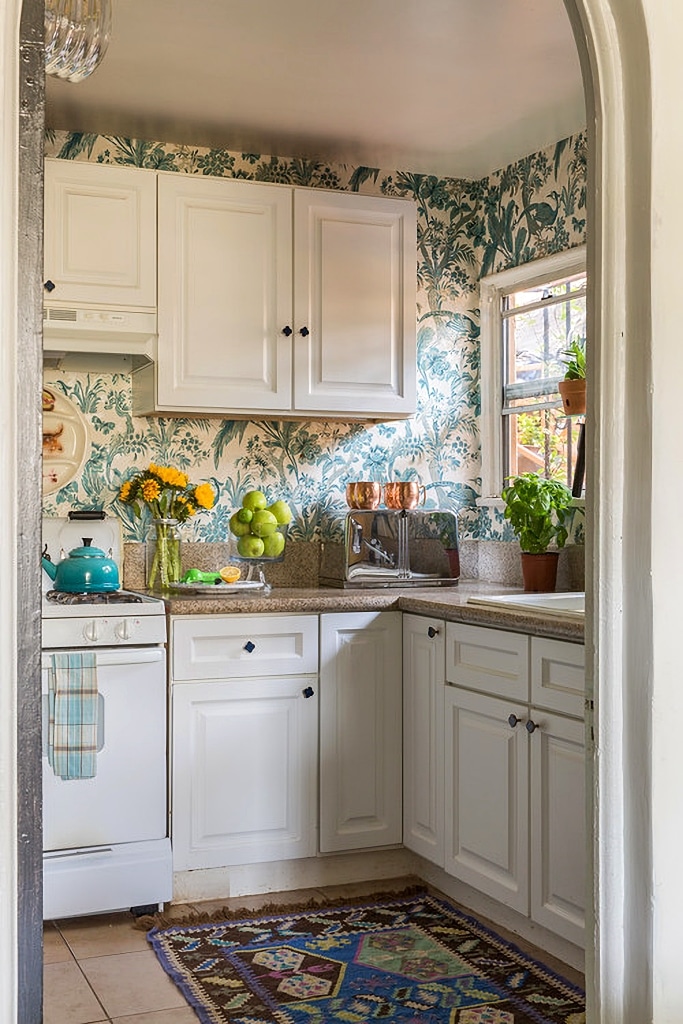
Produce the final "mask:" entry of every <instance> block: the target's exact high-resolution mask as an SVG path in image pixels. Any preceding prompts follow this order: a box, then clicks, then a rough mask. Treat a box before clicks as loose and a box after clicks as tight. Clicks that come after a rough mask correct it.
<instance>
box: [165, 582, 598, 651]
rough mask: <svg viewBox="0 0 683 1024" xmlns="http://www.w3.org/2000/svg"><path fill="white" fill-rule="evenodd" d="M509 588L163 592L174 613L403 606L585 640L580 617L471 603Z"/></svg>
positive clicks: (461, 619)
mask: <svg viewBox="0 0 683 1024" xmlns="http://www.w3.org/2000/svg"><path fill="white" fill-rule="evenodd" d="M518 593H521V590H520V589H519V588H518V587H506V586H502V585H500V584H495V583H483V582H480V581H477V580H463V581H461V582H460V583H458V584H457V585H456V586H453V587H424V588H419V589H418V588H412V587H405V588H401V587H395V588H394V587H391V588H383V589H378V590H342V589H337V588H335V587H307V588H303V587H273V589H272V590H271V591H270V593H268V594H264V593H261V592H258V593H253V592H252V593H251V594H244V595H242V594H230V595H227V594H225V595H220V594H215V595H214V594H213V593H211V592H207V594H206V596H204V594H201V595H194V594H172V595H168V596H165V603H166V609H167V611H168V612H169V614H171V615H231V614H239V615H245V614H252V615H261V614H263V613H264V612H267V613H276V612H280V613H289V614H296V613H301V612H309V613H313V614H316V613H322V612H362V611H392V610H393V611H403V612H412V613H414V614H416V615H430V616H433V617H434V618H440V619H445V620H447V621H449V622H467V623H471V624H472V625H478V626H490V627H491V628H493V629H507V630H512V631H513V632H517V633H529V634H533V635H535V636H547V637H554V638H556V639H559V640H568V641H573V642H574V643H582V642H583V639H584V624H583V621H582V620H580V619H569V618H566V619H565V618H559V617H550V616H546V615H544V614H542V613H539V612H533V611H530V610H528V609H525V610H521V609H520V610H519V611H518V610H516V609H515V610H514V611H513V610H510V609H508V608H496V607H491V606H485V605H476V604H468V603H467V602H468V599H469V598H470V597H481V596H484V595H487V594H518Z"/></svg>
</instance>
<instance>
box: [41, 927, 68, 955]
mask: <svg viewBox="0 0 683 1024" xmlns="http://www.w3.org/2000/svg"><path fill="white" fill-rule="evenodd" d="M66 960H73V956H72V955H71V950H70V949H69V947H68V946H67V944H66V942H65V941H64V939H63V938H62V936H61V935H60V933H59V932H58V931H57V929H56V928H55V926H54V925H53V924H52V923H48V924H46V925H45V927H44V928H43V963H44V964H59V963H63V962H64V961H66Z"/></svg>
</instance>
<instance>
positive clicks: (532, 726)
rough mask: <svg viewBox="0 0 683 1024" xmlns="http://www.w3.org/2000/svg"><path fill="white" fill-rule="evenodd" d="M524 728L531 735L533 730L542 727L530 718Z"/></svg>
mask: <svg viewBox="0 0 683 1024" xmlns="http://www.w3.org/2000/svg"><path fill="white" fill-rule="evenodd" d="M524 728H525V729H526V731H527V732H528V733H529V735H531V733H532V732H536V730H537V729H540V726H539V725H536V723H535V722H534V721H532V719H531V718H530V719H529V721H528V722H527V723H526V725H525V726H524Z"/></svg>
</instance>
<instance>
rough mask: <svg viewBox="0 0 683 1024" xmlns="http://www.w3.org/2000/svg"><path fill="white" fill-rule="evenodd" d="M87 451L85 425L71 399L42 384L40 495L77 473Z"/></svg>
mask: <svg viewBox="0 0 683 1024" xmlns="http://www.w3.org/2000/svg"><path fill="white" fill-rule="evenodd" d="M87 451H88V428H87V425H86V422H85V420H84V419H83V417H82V416H81V414H80V412H79V411H78V409H77V408H76V406H75V405H74V404H73V402H72V401H71V399H69V398H67V397H66V396H65V395H62V394H60V393H59V391H58V390H57V388H55V387H54V385H51V384H47V385H46V386H44V387H43V494H52V492H53V491H58V490H59V489H60V487H65V486H66V484H68V483H71V481H72V480H73V479H74V478H75V477H76V476H78V474H79V473H80V471H81V468H82V466H83V463H84V462H85V458H86V454H87Z"/></svg>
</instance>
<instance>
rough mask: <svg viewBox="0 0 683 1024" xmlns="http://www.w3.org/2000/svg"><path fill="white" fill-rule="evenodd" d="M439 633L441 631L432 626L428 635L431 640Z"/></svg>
mask: <svg viewBox="0 0 683 1024" xmlns="http://www.w3.org/2000/svg"><path fill="white" fill-rule="evenodd" d="M438 635H439V631H438V629H434V626H430V627H429V629H428V630H427V636H428V637H429V639H430V640H433V639H434V637H435V636H438Z"/></svg>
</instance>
